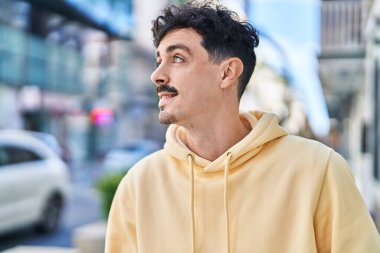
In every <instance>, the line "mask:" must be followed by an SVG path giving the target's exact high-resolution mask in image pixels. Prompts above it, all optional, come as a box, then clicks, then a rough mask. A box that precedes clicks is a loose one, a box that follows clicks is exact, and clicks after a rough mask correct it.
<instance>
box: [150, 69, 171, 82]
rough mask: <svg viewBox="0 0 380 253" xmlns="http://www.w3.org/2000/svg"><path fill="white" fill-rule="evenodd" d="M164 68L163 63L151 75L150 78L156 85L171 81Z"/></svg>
mask: <svg viewBox="0 0 380 253" xmlns="http://www.w3.org/2000/svg"><path fill="white" fill-rule="evenodd" d="M164 69H165V68H164V67H163V64H161V65H160V66H158V67H157V68H156V70H155V71H153V73H152V75H151V76H150V79H151V80H152V82H153V83H154V84H155V85H156V86H158V85H163V84H167V83H169V77H168V75H167V74H166V72H165V70H164Z"/></svg>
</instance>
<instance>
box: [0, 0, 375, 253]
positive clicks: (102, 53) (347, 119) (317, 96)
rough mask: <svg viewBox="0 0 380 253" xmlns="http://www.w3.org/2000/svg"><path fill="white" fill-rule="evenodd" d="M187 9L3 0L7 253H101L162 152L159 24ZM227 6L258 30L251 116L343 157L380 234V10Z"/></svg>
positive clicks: (282, 1) (0, 177) (340, 1)
mask: <svg viewBox="0 0 380 253" xmlns="http://www.w3.org/2000/svg"><path fill="white" fill-rule="evenodd" d="M183 2H186V1H175V0H171V1H170V0H154V1H153V0H142V1H137V0H54V1H51V0H0V189H4V191H3V192H2V193H0V250H2V251H5V252H32V251H31V249H34V250H36V251H38V252H41V253H42V252H82V253H85V252H91V253H96V252H103V248H102V247H103V246H102V245H103V244H102V243H104V241H103V240H104V228H105V220H106V216H107V210H108V209H107V208H108V206H109V202H110V199H112V193H113V191H114V188H115V187H116V185H117V183H118V182H119V180H120V177H121V176H122V175H123V174H125V173H126V171H127V170H128V168H129V167H130V166H132V165H133V164H134V163H135V162H136V161H137V160H139V159H141V158H142V157H144V156H145V155H147V154H149V153H151V152H154V151H155V150H157V149H159V148H161V147H162V145H163V143H164V134H165V131H166V126H163V125H160V124H159V123H158V121H157V113H158V108H157V102H158V99H157V96H156V94H155V89H154V85H153V84H152V83H151V81H150V74H151V73H152V71H153V70H154V64H155V58H154V55H155V54H154V48H153V45H152V38H151V33H150V26H151V20H152V19H153V17H155V16H156V15H157V14H158V11H159V10H160V9H161V8H162V7H163V6H165V5H166V4H168V3H183ZM221 2H222V3H223V4H225V5H226V6H227V7H229V8H231V9H233V10H235V11H236V12H237V13H238V14H239V16H240V17H241V18H242V19H243V20H249V21H250V22H251V23H252V24H253V25H254V26H255V27H256V28H257V29H258V30H259V32H260V45H259V47H258V48H257V57H258V63H257V67H256V69H255V72H254V74H253V76H252V78H251V80H250V83H249V85H248V87H247V90H246V92H245V94H244V96H243V98H242V101H241V109H242V110H267V111H273V112H275V113H277V114H278V115H279V116H280V118H281V124H282V125H283V126H284V127H285V128H287V129H288V131H289V132H290V133H292V134H297V135H301V136H304V137H307V138H311V139H316V140H318V141H321V142H323V143H325V144H327V145H329V146H330V147H332V148H334V149H335V150H336V151H338V152H339V153H340V154H342V155H343V156H344V157H345V158H346V159H347V160H348V161H349V163H350V166H351V168H352V172H353V174H354V175H355V178H356V182H357V185H358V187H359V189H360V191H361V193H362V195H363V196H364V198H365V201H366V203H367V205H368V208H369V210H370V211H371V214H372V216H373V218H374V220H375V222H376V223H377V225H378V227H380V187H379V179H380V160H379V158H380V156H379V155H380V150H379V149H380V127H379V124H380V72H379V70H380V65H379V61H380V50H379V49H380V1H378V0H333V1H330V0H325V1H320V0H234V1H232V0H225V1H221ZM11 130H12V131H11ZM1 133H3V134H1ZM26 135H27V136H28V137H27V138H29V137H30V141H26V140H29V139H25V136H26ZM32 139H33V140H32ZM23 140H24V141H23ZM25 142H28V143H25ZM51 151H52V152H51ZM37 162H40V163H43V165H39V166H36V163H37ZM57 164H58V165H57ZM58 168H59V169H58ZM28 171H29V172H30V171H34V173H33V174H31V173H30V174H29V176H25V175H28V173H27V172H28ZM17 173H19V174H17ZM20 175H24V177H22V176H20ZM30 175H38V176H35V178H33V180H34V181H31V179H32V176H30ZM9 178H11V179H9ZM12 179H13V180H15V181H14V182H15V183H12V184H11V183H9V182H11V181H10V180H12ZM5 182H8V183H7V184H6V183H5ZM47 182H49V184H47ZM2 185H3V187H2ZM37 186H38V187H37ZM22 188H25V189H24V192H22V190H20V189H22ZM35 188H36V189H35ZM24 195H25V196H24ZM32 206H33V207H34V209H35V210H32V208H31V207H32ZM20 210H24V213H23V212H21V211H20ZM17 215H18V217H17ZM20 217H21V218H20ZM47 217H48V218H47ZM10 221H12V222H10ZM35 225H39V226H38V228H41V225H43V226H42V227H43V228H45V230H43V229H42V230H43V231H41V229H39V230H38V229H37V231H38V232H39V233H36V232H35V230H34V228H35ZM41 232H42V233H41ZM41 246H43V247H41ZM91 246H92V247H93V248H91ZM23 250H24V251H23ZM33 252H34V251H33Z"/></svg>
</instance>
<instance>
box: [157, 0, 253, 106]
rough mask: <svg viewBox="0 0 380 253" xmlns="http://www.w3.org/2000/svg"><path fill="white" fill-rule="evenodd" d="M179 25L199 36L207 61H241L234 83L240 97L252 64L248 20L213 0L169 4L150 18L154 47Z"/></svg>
mask: <svg viewBox="0 0 380 253" xmlns="http://www.w3.org/2000/svg"><path fill="white" fill-rule="evenodd" d="M179 28H192V29H194V30H195V31H196V32H197V33H198V34H200V35H201V37H202V42H201V44H202V46H203V47H204V48H205V49H206V51H207V52H208V54H209V58H210V61H212V62H214V63H220V62H221V61H223V60H225V59H227V58H230V57H237V58H239V59H240V60H241V61H242V62H243V65H244V69H243V72H242V74H241V77H240V78H239V85H238V98H239V99H240V98H241V96H242V94H243V92H244V90H245V88H246V86H247V84H248V82H249V79H250V77H251V75H252V73H253V70H254V68H255V65H256V55H255V51H254V48H255V47H257V46H258V43H259V38H258V34H257V31H256V30H255V29H254V28H253V27H252V26H251V25H250V24H249V23H246V22H240V21H239V17H238V16H237V14H236V13H234V12H232V11H230V10H228V9H226V8H225V7H223V6H221V5H215V4H213V1H205V2H201V3H198V2H190V3H187V4H185V5H182V6H180V7H177V6H174V5H170V6H168V7H166V8H165V9H164V10H163V12H162V15H160V16H158V17H157V18H156V19H155V20H154V21H153V26H152V32H153V40H154V45H155V47H156V48H157V47H158V46H159V44H160V42H161V40H162V38H163V37H164V36H165V35H166V34H167V33H168V32H169V31H171V30H174V29H179Z"/></svg>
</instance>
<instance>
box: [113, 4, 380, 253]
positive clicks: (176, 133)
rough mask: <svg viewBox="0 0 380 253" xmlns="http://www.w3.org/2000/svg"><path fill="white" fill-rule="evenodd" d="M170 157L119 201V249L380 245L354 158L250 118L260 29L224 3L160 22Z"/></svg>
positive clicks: (213, 251) (156, 158)
mask: <svg viewBox="0 0 380 253" xmlns="http://www.w3.org/2000/svg"><path fill="white" fill-rule="evenodd" d="M152 31H153V35H154V43H155V46H156V48H157V51H156V58H157V69H156V70H155V71H154V72H153V74H152V76H151V78H152V81H153V82H154V83H155V85H156V87H157V94H158V96H159V98H160V101H159V107H160V112H159V116H158V118H159V120H160V122H161V123H164V124H171V126H170V127H169V128H168V131H167V134H166V144H165V146H164V149H163V150H161V151H158V152H156V153H154V154H152V155H150V156H148V157H146V158H144V159H143V160H141V161H140V162H138V163H137V164H136V165H135V166H134V167H133V168H132V169H131V170H130V171H129V172H128V174H127V175H126V176H125V177H124V179H123V180H122V182H121V183H120V185H119V188H118V190H117V193H116V195H115V197H114V201H113V205H112V208H111V211H110V215H109V222H108V231H107V238H106V252H108V253H127V252H128V253H129V252H139V253H155V252H157V253H171V252H173V253H187V252H198V253H224V252H226V253H232V252H233V253H247V252H257V253H269V252H273V253H297V252H299V253H307V252H336V253H337V252H339V253H350V252H352V253H371V252H380V239H379V235H378V232H377V230H376V228H375V226H374V224H373V221H372V220H371V217H370V215H369V213H368V211H367V209H366V206H365V204H364V202H363V200H362V198H361V196H360V193H359V192H358V190H357V188H356V187H355V183H354V180H353V177H352V175H351V173H350V169H349V167H348V165H347V163H346V162H345V161H344V159H343V158H342V157H341V156H340V155H338V154H337V153H336V152H334V151H333V150H331V149H330V148H328V147H326V146H324V145H322V144H320V143H318V142H316V141H311V140H306V139H303V138H300V137H296V136H290V135H288V134H287V132H286V131H285V130H284V129H283V128H282V127H281V126H279V124H278V117H277V116H275V115H273V114H271V113H262V112H251V113H239V100H240V97H241V95H242V93H243V91H244V89H245V86H246V85H247V83H248V80H249V78H250V76H251V74H252V72H253V69H254V66H255V62H256V56H255V53H254V47H256V46H257V45H258V42H259V40H258V36H257V32H256V30H255V29H254V28H253V27H252V26H251V25H249V24H247V23H241V22H239V21H238V18H237V16H236V14H234V13H232V12H230V11H229V10H227V9H225V8H224V7H222V6H211V5H210V4H209V3H207V2H206V3H201V4H196V3H190V4H186V5H183V6H181V7H175V6H169V7H167V8H166V9H164V11H163V12H162V15H161V16H159V17H158V18H157V19H156V20H154V22H153V28H152Z"/></svg>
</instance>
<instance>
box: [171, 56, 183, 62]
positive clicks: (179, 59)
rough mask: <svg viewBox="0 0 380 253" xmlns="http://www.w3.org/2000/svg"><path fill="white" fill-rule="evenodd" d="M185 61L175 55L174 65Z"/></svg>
mask: <svg viewBox="0 0 380 253" xmlns="http://www.w3.org/2000/svg"><path fill="white" fill-rule="evenodd" d="M183 61H184V59H183V58H182V57H181V56H179V55H175V56H174V57H173V63H179V62H183Z"/></svg>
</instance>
